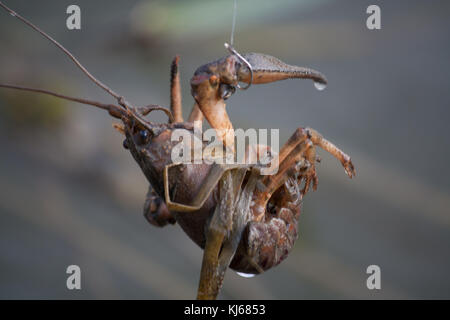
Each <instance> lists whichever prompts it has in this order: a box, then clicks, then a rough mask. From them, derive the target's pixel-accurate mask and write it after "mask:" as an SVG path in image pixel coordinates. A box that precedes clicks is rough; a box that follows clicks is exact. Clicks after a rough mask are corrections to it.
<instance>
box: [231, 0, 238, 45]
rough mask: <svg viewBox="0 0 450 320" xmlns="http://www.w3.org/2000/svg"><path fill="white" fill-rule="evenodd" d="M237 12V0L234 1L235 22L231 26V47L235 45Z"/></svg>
mask: <svg viewBox="0 0 450 320" xmlns="http://www.w3.org/2000/svg"><path fill="white" fill-rule="evenodd" d="M236 11H237V0H234V5H233V22H232V24H231V37H230V45H231V46H233V44H234V29H235V27H236Z"/></svg>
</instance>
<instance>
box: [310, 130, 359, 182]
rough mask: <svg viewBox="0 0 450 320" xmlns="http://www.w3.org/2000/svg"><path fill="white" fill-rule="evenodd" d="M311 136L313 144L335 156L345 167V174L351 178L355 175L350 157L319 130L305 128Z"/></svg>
mask: <svg viewBox="0 0 450 320" xmlns="http://www.w3.org/2000/svg"><path fill="white" fill-rule="evenodd" d="M306 130H307V131H308V133H309V135H310V137H311V141H312V142H313V143H314V145H317V146H319V147H321V148H322V149H323V150H325V151H328V152H329V153H331V154H332V155H333V156H334V157H335V158H337V159H338V160H339V161H340V162H341V164H342V166H343V167H344V169H345V172H346V173H347V175H348V176H349V177H350V178H352V177H353V176H355V175H356V172H355V167H354V166H353V163H352V160H351V158H350V157H349V156H348V155H347V154H345V153H344V152H343V151H342V150H340V149H339V148H338V147H336V146H335V145H334V144H333V143H331V142H330V141H328V140H327V139H325V138H324V137H323V136H322V135H321V134H320V133H319V132H317V131H316V130H314V129H310V128H307V129H306Z"/></svg>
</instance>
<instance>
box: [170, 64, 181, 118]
mask: <svg viewBox="0 0 450 320" xmlns="http://www.w3.org/2000/svg"><path fill="white" fill-rule="evenodd" d="M179 60H180V57H179V56H176V57H175V58H174V59H173V61H172V65H171V67H170V110H172V114H173V118H174V122H183V109H182V105H181V86H180V73H179V71H178V61H179Z"/></svg>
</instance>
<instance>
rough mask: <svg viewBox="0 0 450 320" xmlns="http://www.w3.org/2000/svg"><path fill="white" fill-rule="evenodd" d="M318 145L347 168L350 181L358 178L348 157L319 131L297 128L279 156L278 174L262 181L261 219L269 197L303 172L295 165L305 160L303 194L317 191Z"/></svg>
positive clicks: (258, 200)
mask: <svg viewBox="0 0 450 320" xmlns="http://www.w3.org/2000/svg"><path fill="white" fill-rule="evenodd" d="M315 145H318V146H320V147H321V148H322V149H324V150H326V151H328V152H329V153H331V154H332V155H333V156H335V157H336V158H337V159H338V160H339V161H340V162H341V164H342V165H343V166H344V168H345V171H346V172H347V175H348V176H349V177H350V178H352V177H353V176H354V175H355V168H354V166H353V163H352V161H351V159H350V157H349V156H348V155H346V154H345V153H344V152H343V151H341V150H340V149H339V148H337V147H336V146H335V145H334V144H332V143H331V142H329V141H328V140H326V139H325V138H323V137H322V135H321V134H319V133H318V132H317V131H315V130H313V129H309V128H307V129H303V128H298V129H297V130H296V131H295V132H294V134H293V135H292V136H291V137H290V138H289V140H288V141H287V142H286V144H285V145H284V146H283V147H282V148H281V150H280V153H279V155H278V157H279V170H278V172H277V173H276V174H275V175H272V176H266V177H264V179H263V180H262V181H261V182H262V185H261V186H260V188H259V190H257V191H256V192H255V200H254V201H255V205H254V207H253V209H254V210H255V211H254V213H256V214H257V215H258V216H261V218H262V217H263V216H264V215H263V214H264V212H265V208H266V204H267V202H268V201H269V199H270V197H271V196H272V194H273V193H274V192H275V191H276V190H277V189H278V188H279V186H280V185H281V184H282V183H283V182H284V181H285V180H286V179H287V177H288V176H289V175H292V174H293V173H294V172H295V170H296V171H298V170H301V169H302V168H296V164H297V163H299V161H301V160H302V159H304V160H306V161H307V163H305V164H303V165H302V167H303V168H306V170H305V171H304V172H302V178H304V179H305V186H304V189H303V190H302V193H303V194H305V193H306V192H307V191H308V190H309V186H310V184H311V183H312V184H313V189H314V190H315V189H316V187H317V183H318V179H317V175H316V169H315V162H316V152H315ZM300 164H301V162H300Z"/></svg>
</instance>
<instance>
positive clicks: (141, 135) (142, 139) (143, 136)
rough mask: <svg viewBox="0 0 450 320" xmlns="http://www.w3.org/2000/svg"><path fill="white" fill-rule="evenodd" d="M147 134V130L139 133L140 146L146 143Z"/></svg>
mask: <svg viewBox="0 0 450 320" xmlns="http://www.w3.org/2000/svg"><path fill="white" fill-rule="evenodd" d="M149 136H150V135H149V133H148V131H147V130H141V131H139V140H140V144H146V143H147V142H148V138H149Z"/></svg>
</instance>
